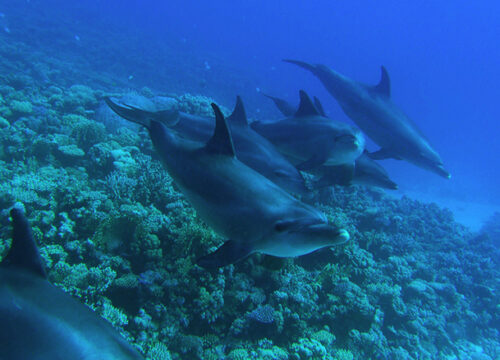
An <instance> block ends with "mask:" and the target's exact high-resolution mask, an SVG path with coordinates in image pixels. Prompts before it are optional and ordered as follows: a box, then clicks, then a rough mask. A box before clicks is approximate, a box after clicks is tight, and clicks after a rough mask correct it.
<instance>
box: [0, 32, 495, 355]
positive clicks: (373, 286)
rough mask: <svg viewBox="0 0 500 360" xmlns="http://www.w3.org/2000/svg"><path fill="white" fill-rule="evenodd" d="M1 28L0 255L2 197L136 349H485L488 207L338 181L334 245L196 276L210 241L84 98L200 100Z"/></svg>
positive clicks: (491, 237) (330, 205) (70, 283)
mask: <svg viewBox="0 0 500 360" xmlns="http://www.w3.org/2000/svg"><path fill="white" fill-rule="evenodd" d="M23 35H24V38H26V37H27V34H23ZM17 36H18V37H17V38H16V35H15V34H12V33H10V34H7V33H5V34H2V35H0V209H2V213H1V216H0V222H1V230H0V235H1V237H0V254H1V255H4V254H5V253H6V251H7V249H8V247H9V242H10V240H9V238H10V231H9V229H10V227H9V225H8V224H9V221H8V212H7V210H8V208H9V207H11V206H12V205H13V204H14V203H16V202H22V203H23V204H24V206H25V209H26V214H27V216H28V218H29V220H30V222H31V224H32V226H33V229H34V234H35V237H36V240H37V241H38V243H39V245H40V249H41V254H42V257H43V259H44V260H45V264H46V266H47V269H48V274H49V279H50V281H52V282H53V283H55V284H56V285H58V286H60V287H61V288H63V289H64V290H65V291H67V292H69V293H71V294H73V295H74V296H77V297H79V298H80V299H81V301H82V302H85V303H86V304H88V305H89V306H91V307H92V308H93V309H95V310H96V311H97V312H98V313H99V314H101V315H102V316H104V317H105V318H106V319H108V320H109V321H110V322H111V323H112V324H113V325H114V326H115V327H116V328H117V329H119V330H120V331H121V333H122V334H123V335H124V336H126V337H127V338H128V339H129V340H130V341H131V342H132V343H133V344H134V345H136V346H137V347H138V348H139V349H140V350H141V351H142V352H143V354H145V355H146V356H147V357H148V358H150V359H154V360H165V359H171V358H172V359H342V360H344V359H477V360H486V359H498V358H500V340H499V338H500V334H499V328H500V304H499V296H500V282H499V279H500V271H499V269H500V215H499V214H497V215H496V216H494V217H493V218H492V219H491V220H490V222H489V223H487V224H486V225H485V226H484V227H483V230H482V232H481V233H480V234H477V233H471V232H470V231H469V230H468V229H467V228H465V227H464V226H462V225H460V224H458V223H456V222H455V221H454V219H453V216H452V214H451V212H450V211H448V210H446V209H441V208H439V207H438V206H437V205H435V204H425V203H420V202H416V201H413V200H410V199H408V198H403V199H401V200H396V199H392V198H389V197H387V196H386V195H385V194H384V193H383V192H380V191H373V190H367V189H365V188H361V187H350V188H340V187H338V188H334V189H330V190H328V191H323V192H321V193H319V194H316V196H315V198H314V199H313V203H314V204H315V206H317V207H318V208H320V209H321V210H323V211H324V212H325V213H326V214H327V215H328V217H329V219H330V220H331V221H332V222H333V223H336V224H338V225H340V226H342V227H344V228H346V229H347V230H348V231H349V233H350V234H351V238H352V240H351V241H350V242H349V243H348V244H347V245H344V246H339V247H336V248H332V249H326V250H322V251H318V252H316V253H314V254H311V255H308V256H303V257H301V258H297V259H285V260H282V259H279V260H278V259H274V258H271V257H266V256H260V255H253V256H251V257H250V258H248V259H246V260H244V261H241V262H240V263H238V264H236V265H231V266H228V267H225V268H223V269H221V270H219V271H215V272H213V273H211V272H207V271H206V270H204V269H202V268H200V267H198V266H196V265H194V261H195V259H196V258H197V257H199V256H201V255H204V254H206V253H208V252H209V251H211V250H213V249H214V248H215V247H216V246H218V245H220V244H221V243H222V242H223V239H221V238H220V237H218V236H216V235H215V234H214V233H213V232H212V231H210V230H209V229H208V228H207V227H206V226H205V225H204V224H203V222H202V221H201V220H200V219H198V218H197V217H196V215H195V213H194V211H193V209H192V208H191V207H190V206H189V205H188V203H187V202H186V200H185V198H184V197H183V195H182V194H181V193H180V192H179V191H178V190H177V189H176V188H175V185H173V184H172V182H171V179H170V178H169V176H168V174H167V173H166V172H165V171H164V170H163V168H162V166H161V164H160V162H159V161H158V159H157V158H156V156H155V154H154V151H153V150H152V146H151V143H150V141H149V137H148V135H147V133H146V132H145V131H144V130H142V129H139V128H138V127H134V126H128V124H125V123H123V122H122V121H121V120H120V119H118V118H116V117H115V116H114V115H112V114H111V112H110V111H109V110H108V109H107V108H106V107H105V106H104V105H103V102H102V100H101V99H102V96H103V95H123V94H128V96H129V97H135V98H136V99H137V98H138V96H139V95H141V96H144V97H146V98H148V99H149V100H150V101H152V102H155V103H161V104H163V105H166V104H168V106H171V107H175V108H178V109H180V110H183V111H186V112H190V113H193V114H209V103H210V101H211V100H210V99H209V98H206V97H203V96H198V95H190V94H186V93H180V92H177V91H178V89H176V88H175V86H172V87H169V86H168V84H166V85H165V86H163V89H164V90H163V93H162V92H159V91H153V90H150V89H147V88H142V89H140V90H138V91H137V92H131V91H130V89H128V88H127V85H126V82H123V83H120V82H118V81H116V79H115V78H113V77H112V76H111V75H108V74H106V73H99V72H96V71H95V70H91V69H90V68H89V69H87V70H88V71H87V72H86V73H85V74H82V72H81V69H80V71H77V70H76V69H79V68H78V66H82V65H81V63H79V62H78V61H76V59H71V58H66V59H65V60H64V61H62V60H55V57H51V56H49V55H48V53H47V52H44V49H43V48H41V47H40V48H37V47H36V46H34V45H33V44H34V43H36V41H31V42H30V41H23V40H22V39H24V38H23V37H22V36H21V35H17ZM75 64H79V65H75ZM83 68H85V66H83ZM93 83H95V84H98V85H95V86H93V85H92V84H93ZM167 92H168V93H167ZM176 92H177V93H176ZM196 92H197V93H202V92H201V91H198V90H197V91H196ZM235 95H236V94H235ZM224 105H226V107H231V106H232V103H227V104H224ZM256 226H258V224H256Z"/></svg>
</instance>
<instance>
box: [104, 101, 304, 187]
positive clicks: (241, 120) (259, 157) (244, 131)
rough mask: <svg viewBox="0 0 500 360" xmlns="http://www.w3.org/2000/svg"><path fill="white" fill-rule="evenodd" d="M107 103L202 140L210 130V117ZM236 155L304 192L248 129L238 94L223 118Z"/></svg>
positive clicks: (283, 162)
mask: <svg viewBox="0 0 500 360" xmlns="http://www.w3.org/2000/svg"><path fill="white" fill-rule="evenodd" d="M106 102H107V104H108V106H109V107H110V108H111V109H113V111H115V112H116V113H117V114H118V115H120V116H121V117H123V118H125V119H128V120H130V121H134V122H137V120H138V119H142V121H144V120H146V119H153V120H154V121H156V122H160V123H163V124H164V125H166V126H167V127H168V128H170V129H172V130H174V131H175V132H176V133H177V134H178V135H180V136H182V137H184V138H186V139H189V140H194V141H198V142H201V143H206V142H207V141H208V140H209V139H210V138H211V136H212V134H213V132H214V122H213V119H210V118H206V117H202V116H195V115H190V114H186V113H183V112H180V111H175V110H163V111H157V112H150V111H145V110H142V109H138V108H135V107H133V106H130V105H123V106H122V105H119V104H118V103H116V102H113V101H112V100H111V99H106ZM227 122H228V125H229V127H230V130H231V134H232V138H233V142H234V149H235V151H236V156H237V157H238V159H240V160H241V161H242V162H243V163H244V164H246V165H247V166H249V167H251V168H252V169H254V170H256V171H257V172H259V173H261V174H262V175H264V176H265V177H267V178H268V179H269V180H271V181H273V182H274V183H275V184H277V185H279V186H281V187H282V188H283V189H285V190H287V191H289V192H291V193H296V194H306V193H307V192H308V189H307V188H306V186H305V184H304V178H303V177H302V175H301V174H300V172H299V171H298V170H297V169H296V168H295V167H294V166H293V165H292V164H291V163H290V162H289V161H288V160H287V159H286V158H285V157H284V156H283V155H281V153H280V152H279V151H278V150H276V148H275V147H274V145H273V144H271V143H270V142H269V141H268V140H267V139H265V138H264V137H263V136H261V135H259V134H258V133H257V132H255V131H254V130H252V128H250V126H249V125H248V120H247V116H246V112H245V108H244V106H243V102H242V101H241V98H240V97H239V96H238V97H237V99H236V105H235V108H234V111H233V113H232V114H231V115H230V116H229V117H228V118H227Z"/></svg>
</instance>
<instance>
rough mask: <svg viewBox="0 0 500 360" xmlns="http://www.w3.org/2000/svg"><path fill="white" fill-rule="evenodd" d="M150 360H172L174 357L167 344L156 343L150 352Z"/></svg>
mask: <svg viewBox="0 0 500 360" xmlns="http://www.w3.org/2000/svg"><path fill="white" fill-rule="evenodd" d="M148 359H149V360H171V359H172V356H171V355H170V352H169V351H168V347H167V346H166V345H165V344H162V343H159V342H155V343H154V345H153V346H151V348H150V349H149V351H148Z"/></svg>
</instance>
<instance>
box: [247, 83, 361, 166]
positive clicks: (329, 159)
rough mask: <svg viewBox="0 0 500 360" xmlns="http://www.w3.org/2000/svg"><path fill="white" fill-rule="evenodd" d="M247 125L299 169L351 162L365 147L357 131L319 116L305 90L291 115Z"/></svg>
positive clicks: (301, 92)
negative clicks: (297, 106) (277, 119)
mask: <svg viewBox="0 0 500 360" xmlns="http://www.w3.org/2000/svg"><path fill="white" fill-rule="evenodd" d="M251 127H252V128H253V129H254V130H255V131H257V132H258V133H259V134H261V135H262V136H264V137H266V138H267V139H268V140H270V141H271V142H272V143H273V144H274V145H275V146H276V147H277V148H278V150H279V151H281V153H282V154H284V155H286V156H287V158H288V159H292V160H293V161H292V163H293V164H294V165H295V166H296V167H297V168H298V169H299V170H304V171H307V170H311V169H314V168H317V167H319V166H322V165H330V166H332V165H341V164H353V163H354V160H356V158H357V157H358V156H360V155H361V154H362V152H363V150H364V147H365V138H364V136H363V134H362V133H361V131H359V130H358V129H356V128H354V127H353V126H351V125H349V124H345V123H342V122H338V121H334V120H332V119H329V118H326V117H325V116H322V115H321V114H320V112H319V111H318V109H317V108H316V107H315V106H314V104H313V102H312V101H311V99H310V98H309V96H308V95H307V94H306V93H305V91H302V90H301V91H300V105H299V108H298V110H297V111H296V112H295V114H294V116H293V117H288V118H285V119H283V120H279V121H274V122H260V121H256V122H253V123H252V124H251Z"/></svg>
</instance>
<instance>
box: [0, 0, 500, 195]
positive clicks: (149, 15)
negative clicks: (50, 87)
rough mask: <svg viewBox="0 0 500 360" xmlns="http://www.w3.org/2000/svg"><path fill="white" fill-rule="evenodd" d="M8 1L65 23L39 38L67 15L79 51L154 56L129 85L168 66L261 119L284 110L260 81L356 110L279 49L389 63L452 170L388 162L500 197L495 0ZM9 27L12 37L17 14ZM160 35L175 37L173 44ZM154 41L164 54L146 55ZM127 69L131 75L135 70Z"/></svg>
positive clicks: (430, 190)
mask: <svg viewBox="0 0 500 360" xmlns="http://www.w3.org/2000/svg"><path fill="white" fill-rule="evenodd" d="M20 4H22V5H20ZM9 6H11V7H13V9H16V8H17V11H21V12H22V11H24V12H29V13H30V16H32V17H33V18H36V17H37V16H38V17H40V18H43V19H42V20H43V21H47V22H48V23H50V24H54V23H57V22H60V23H61V24H62V25H61V26H62V28H60V29H57V30H56V31H55V32H54V33H48V35H47V37H46V38H45V41H46V42H42V43H41V44H40V46H51V40H54V39H51V38H50V36H58V35H57V34H59V33H60V34H61V36H67V35H68V34H64V26H66V27H67V32H68V33H74V35H77V36H78V38H79V39H81V40H79V42H80V43H81V45H80V49H79V51H87V50H88V51H90V49H91V48H92V47H95V46H99V47H100V48H104V49H106V48H112V47H113V46H114V47H115V49H116V48H119V49H121V50H122V51H124V52H125V53H126V54H129V55H130V58H140V59H141V61H143V62H144V63H146V64H148V65H149V66H150V67H149V68H148V69H146V70H145V71H150V72H151V78H148V77H146V76H144V73H143V76H142V77H141V76H135V77H134V79H133V80H131V81H130V87H141V86H144V85H148V86H150V87H151V88H153V89H155V90H157V89H158V90H163V91H168V90H169V89H170V88H173V87H174V85H173V84H172V83H165V84H163V83H160V84H153V83H152V80H151V79H154V72H155V71H160V70H161V69H166V70H164V71H165V72H169V74H170V76H171V77H172V78H175V80H176V83H177V87H181V88H182V89H183V90H185V91H191V92H193V93H201V94H205V95H207V96H212V97H214V98H215V99H216V100H217V101H220V102H223V103H224V105H226V106H228V107H230V106H232V102H233V100H232V99H233V98H234V96H235V95H236V93H239V94H241V95H242V96H243V97H244V99H247V107H248V112H249V113H250V114H251V115H252V116H254V117H257V118H267V117H278V116H279V114H278V112H276V111H275V110H274V109H273V107H272V104H270V103H269V101H268V100H266V99H265V98H263V97H262V96H261V95H260V94H259V90H261V91H265V92H267V93H271V94H274V95H276V96H281V97H284V98H286V99H288V100H290V101H292V102H296V101H297V97H298V95H297V91H298V90H299V89H302V88H303V89H306V90H307V91H309V92H310V93H312V94H316V95H318V96H319V97H320V98H321V99H322V101H323V104H324V106H325V107H326V110H327V112H328V114H329V115H330V116H331V117H333V118H336V119H342V120H345V121H349V120H348V118H347V117H346V116H345V115H344V114H343V112H342V110H341V109H340V108H339V107H338V105H337V104H336V102H335V100H334V99H333V98H332V97H331V96H330V95H329V94H328V93H327V92H326V91H325V90H324V89H323V87H322V85H321V84H320V82H319V81H318V80H317V79H315V78H314V76H312V75H311V74H309V73H307V72H306V71H304V70H302V69H299V68H298V67H295V66H293V65H289V64H285V63H283V62H281V59H283V58H293V59H300V60H305V61H309V62H313V63H324V64H326V65H328V66H330V67H332V68H334V69H336V70H337V71H339V72H341V73H343V74H345V75H347V76H349V77H351V78H353V79H356V80H359V81H361V82H365V83H376V82H378V79H379V76H380V65H382V64H383V65H385V66H386V67H387V69H388V71H389V74H390V77H391V80H392V96H393V98H394V101H395V102H396V103H397V104H399V105H400V106H401V107H402V108H403V109H404V111H405V112H407V113H408V114H409V115H410V117H411V118H412V119H413V120H414V121H415V122H416V123H417V125H418V126H419V127H420V128H421V130H422V131H423V133H424V134H426V136H427V137H428V138H429V140H430V141H431V143H432V144H433V145H434V147H435V148H436V150H437V151H438V152H439V153H440V154H441V157H442V159H443V161H444V163H445V166H446V168H447V169H448V170H449V171H450V172H451V173H452V179H451V180H450V181H447V180H443V179H442V178H439V177H438V176H436V175H434V174H432V173H430V172H426V171H424V170H421V169H419V168H417V167H415V166H413V165H410V164H406V163H404V162H401V161H386V162H384V166H386V167H387V169H388V170H389V172H390V174H391V176H392V177H393V178H394V179H395V180H396V182H398V183H399V184H400V187H401V189H402V190H403V191H411V192H417V193H422V192H423V193H426V194H427V197H428V198H429V197H430V198H434V197H435V198H436V199H438V198H442V197H444V198H453V199H457V200H463V201H468V202H488V203H491V204H493V205H499V204H500V189H499V187H498V178H499V177H500V160H499V154H500V142H499V141H498V140H497V136H498V135H497V134H498V133H499V130H500V125H499V119H500V110H499V108H498V98H499V95H500V92H499V90H498V84H499V83H500V67H499V65H498V64H500V49H499V41H498V39H499V38H500V25H499V22H498V19H499V16H500V4H499V3H497V2H493V1H479V2H467V1H454V2H436V1H419V2H397V1H377V2H370V1H336V2H332V1H326V0H322V1H313V2H305V1H297V0H291V1H290V0H289V1H282V0H280V1H257V0H256V1H222V0H214V1H210V2H202V1H194V0H187V1H177V0H176V1H168V2H163V1H139V0H137V1H131V0H128V1H97V0H95V1H87V2H85V3H84V4H73V3H69V2H63V1H35V0H32V1H30V2H25V3H21V2H20V1H19V2H17V1H16V2H12V1H11V2H10V5H9V2H7V4H6V5H5V7H6V9H0V11H3V12H5V14H6V17H7V18H8V17H9V15H10V14H9ZM12 11H15V10H12ZM10 27H11V28H12V33H13V36H15V27H16V24H10ZM120 31H121V32H123V33H124V34H125V38H127V37H129V38H131V40H130V43H128V42H127V41H125V42H123V43H119V44H116V43H115V38H114V37H113V36H114V35H112V34H116V33H117V32H120ZM96 34H98V35H99V36H96ZM138 44H139V45H138ZM162 46H165V47H166V48H167V47H168V50H165V53H162V52H161V50H162V49H161V47H162ZM67 50H68V52H69V51H70V49H67ZM151 51H153V52H155V54H157V53H159V54H160V55H157V56H150V52H151ZM99 58H102V59H104V58H107V60H108V62H106V61H102V59H99ZM174 58H175V61H174ZM98 60H99V61H101V62H99V61H98ZM128 60H129V59H128V57H127V56H125V57H124V56H123V53H121V54H120V55H117V54H116V53H113V52H112V51H110V52H109V53H106V52H105V51H104V52H102V51H100V52H99V53H98V54H97V55H96V56H95V61H96V64H97V65H96V67H97V68H99V66H101V67H103V68H106V67H108V69H106V70H110V69H109V66H108V65H106V64H109V63H113V64H114V65H116V64H118V65H119V63H120V62H123V63H124V64H125V63H126V62H127V61H128ZM90 61H92V60H90ZM169 66H170V68H169ZM103 70H104V69H103ZM127 70H128V71H129V72H130V74H127V73H124V72H122V73H121V76H123V78H124V79H125V78H126V77H127V76H129V75H133V74H134V71H135V70H137V69H132V68H130V67H129V68H128V69H127ZM117 72H118V73H119V72H120V70H117ZM188 76H189V77H188ZM179 84H181V85H179ZM369 148H370V150H375V149H376V146H375V145H373V144H369Z"/></svg>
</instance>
